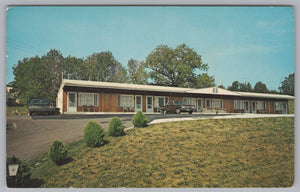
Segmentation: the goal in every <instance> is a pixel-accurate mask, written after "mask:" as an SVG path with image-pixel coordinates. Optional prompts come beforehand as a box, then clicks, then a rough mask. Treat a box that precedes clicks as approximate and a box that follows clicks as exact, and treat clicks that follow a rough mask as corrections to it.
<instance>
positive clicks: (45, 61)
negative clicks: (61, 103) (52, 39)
mask: <svg viewBox="0 0 300 192" xmlns="http://www.w3.org/2000/svg"><path fill="white" fill-rule="evenodd" d="M41 62H42V63H41V65H45V67H46V68H47V74H45V81H46V85H47V87H48V92H49V96H48V98H49V99H50V101H51V102H52V103H55V102H56V95H57V92H58V89H59V86H60V84H61V80H62V72H63V62H64V57H63V56H62V54H61V52H60V51H58V50H55V49H50V51H49V52H48V53H47V55H46V56H43V57H42V58H41Z"/></svg>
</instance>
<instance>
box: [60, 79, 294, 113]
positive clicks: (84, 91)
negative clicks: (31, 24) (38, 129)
mask: <svg viewBox="0 0 300 192" xmlns="http://www.w3.org/2000/svg"><path fill="white" fill-rule="evenodd" d="M294 99H295V97H293V96H289V95H279V94H265V93H250V92H233V91H228V90H226V89H222V88H218V87H209V88H203V89H192V88H179V87H165V86H155V85H137V84H125V83H110V82H96V81H80V80H67V79H64V80H63V81H62V83H61V86H60V89H59V91H58V94H57V101H56V103H57V107H58V108H60V110H61V112H62V113H68V112H137V111H142V112H146V113H153V112H158V110H159V107H160V106H163V105H165V104H166V103H167V102H168V101H172V100H180V101H183V100H184V101H186V103H187V104H188V105H194V106H195V108H196V112H209V111H210V110H222V111H226V112H227V113H290V112H289V105H288V101H293V100H294Z"/></svg>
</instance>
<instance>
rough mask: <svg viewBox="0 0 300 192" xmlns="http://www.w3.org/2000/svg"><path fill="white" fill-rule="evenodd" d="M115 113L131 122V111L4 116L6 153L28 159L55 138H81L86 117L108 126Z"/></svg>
mask: <svg viewBox="0 0 300 192" xmlns="http://www.w3.org/2000/svg"><path fill="white" fill-rule="evenodd" d="M212 115H213V114H211V115H209V114H207V115H203V114H191V115H190V114H180V115H177V114H167V115H162V114H147V115H146V116H147V118H148V120H149V121H152V120H154V119H163V118H178V117H201V116H212ZM219 115H220V114H219ZM114 116H118V117H119V118H120V119H121V120H122V122H123V124H124V125H125V126H126V127H132V126H133V125H132V123H131V120H132V116H133V115H132V114H101V115H95V114H94V115H50V116H47V115H38V116H32V117H31V116H7V118H6V119H7V126H6V151H7V155H16V156H17V157H19V158H22V159H26V160H30V159H32V158H34V157H38V156H39V155H41V154H43V153H45V152H47V151H48V149H49V147H50V145H51V144H52V143H53V142H54V141H55V140H60V141H62V142H63V143H64V144H68V143H71V142H74V141H78V140H80V139H82V138H83V129H84V127H85V125H86V124H87V123H88V121H96V122H98V123H99V124H100V125H101V126H102V127H103V128H104V129H105V130H107V129H108V124H109V121H110V119H111V118H112V117H114ZM214 116H215V115H214Z"/></svg>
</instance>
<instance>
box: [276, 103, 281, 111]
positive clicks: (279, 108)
mask: <svg viewBox="0 0 300 192" xmlns="http://www.w3.org/2000/svg"><path fill="white" fill-rule="evenodd" d="M275 110H276V111H281V110H282V106H281V102H275Z"/></svg>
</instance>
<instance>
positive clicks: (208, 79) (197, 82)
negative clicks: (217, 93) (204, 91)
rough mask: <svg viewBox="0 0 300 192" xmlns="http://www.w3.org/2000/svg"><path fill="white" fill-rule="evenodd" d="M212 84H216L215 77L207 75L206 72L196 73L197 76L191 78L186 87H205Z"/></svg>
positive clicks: (212, 85)
mask: <svg viewBox="0 0 300 192" xmlns="http://www.w3.org/2000/svg"><path fill="white" fill-rule="evenodd" d="M192 80H193V81H192ZM214 86H216V84H215V78H213V77H212V76H209V75H208V74H207V73H202V74H199V75H197V78H194V79H191V82H190V84H188V87H193V88H205V87H214Z"/></svg>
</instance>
